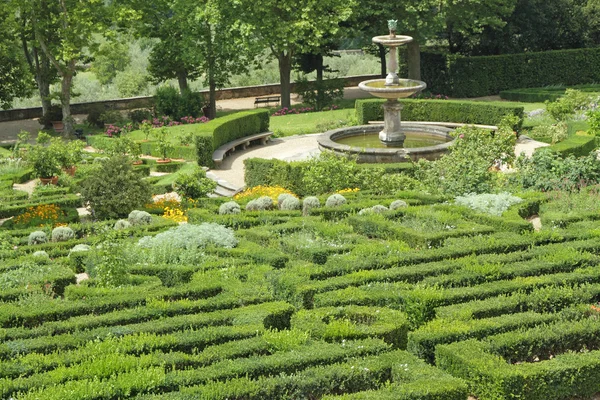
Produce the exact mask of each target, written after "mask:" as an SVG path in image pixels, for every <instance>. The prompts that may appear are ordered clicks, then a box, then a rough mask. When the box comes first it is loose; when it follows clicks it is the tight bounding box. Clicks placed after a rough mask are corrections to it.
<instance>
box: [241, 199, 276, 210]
mask: <svg viewBox="0 0 600 400" xmlns="http://www.w3.org/2000/svg"><path fill="white" fill-rule="evenodd" d="M272 209H273V199H272V198H270V197H269V196H262V197H259V198H258V199H254V200H250V201H249V202H248V204H246V211H267V210H272Z"/></svg>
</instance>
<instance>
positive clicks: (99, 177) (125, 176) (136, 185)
mask: <svg viewBox="0 0 600 400" xmlns="http://www.w3.org/2000/svg"><path fill="white" fill-rule="evenodd" d="M81 195H82V197H83V199H84V200H85V201H86V202H89V204H90V207H91V209H92V213H93V215H94V217H95V218H99V219H108V218H119V217H125V216H127V215H128V214H129V212H130V210H132V209H135V208H140V207H142V206H143V205H145V204H147V203H148V202H150V197H151V196H150V195H151V193H150V185H149V184H148V182H145V181H143V180H141V179H140V177H139V175H138V174H137V173H136V172H134V170H133V167H132V165H131V162H130V161H129V159H128V158H127V157H123V156H114V157H111V158H110V159H108V160H106V161H105V162H103V163H102V168H99V169H96V170H93V171H92V172H91V173H90V175H89V176H88V178H87V179H86V180H85V181H84V182H83V183H82V185H81Z"/></svg>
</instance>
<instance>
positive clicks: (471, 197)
mask: <svg viewBox="0 0 600 400" xmlns="http://www.w3.org/2000/svg"><path fill="white" fill-rule="evenodd" d="M522 201H523V199H521V198H520V197H516V196H512V195H511V194H510V193H506V192H503V193H498V194H490V193H484V194H474V193H472V194H467V195H465V196H458V197H457V198H456V199H455V202H456V204H459V205H461V206H466V207H469V208H471V209H473V210H475V211H479V212H482V213H486V214H491V215H496V216H498V217H499V216H501V215H502V214H503V213H504V211H506V210H508V208H509V207H510V206H512V205H515V204H519V203H521V202H522Z"/></svg>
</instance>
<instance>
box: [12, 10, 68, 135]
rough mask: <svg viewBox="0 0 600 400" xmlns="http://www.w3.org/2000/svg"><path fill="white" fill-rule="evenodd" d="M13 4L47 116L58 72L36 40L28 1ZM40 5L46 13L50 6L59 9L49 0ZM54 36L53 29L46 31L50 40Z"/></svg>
mask: <svg viewBox="0 0 600 400" xmlns="http://www.w3.org/2000/svg"><path fill="white" fill-rule="evenodd" d="M12 6H13V8H14V10H16V12H17V14H18V19H17V22H18V25H19V37H20V40H21V46H22V50H23V54H24V55H25V59H26V60H27V64H28V65H29V70H30V72H31V74H32V75H33V76H34V77H35V82H36V84H37V87H38V92H39V95H40V99H41V103H42V115H43V116H44V117H45V116H46V115H47V114H48V111H49V110H50V106H51V99H50V85H51V84H52V83H54V82H56V80H57V72H56V69H55V68H54V67H53V66H52V65H51V64H50V59H49V58H48V57H46V55H45V54H44V52H43V51H42V49H41V48H40V45H39V43H38V42H37V40H36V35H35V31H34V29H33V24H32V17H33V15H32V9H31V8H30V7H28V4H27V3H24V2H20V1H15V2H13V5H12ZM39 7H40V10H41V11H42V12H44V13H46V14H48V13H50V11H49V10H50V7H53V8H54V9H55V12H56V10H57V4H56V3H52V4H49V3H48V2H47V1H40V4H39ZM47 28H48V29H51V28H52V25H51V24H48V25H47ZM54 36H55V35H54V31H53V30H52V31H47V32H44V37H47V38H48V40H49V41H50V42H52V41H54V40H55V39H54ZM47 127H49V126H47Z"/></svg>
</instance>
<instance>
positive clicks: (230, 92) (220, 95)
mask: <svg viewBox="0 0 600 400" xmlns="http://www.w3.org/2000/svg"><path fill="white" fill-rule="evenodd" d="M379 77H380V76H379V75H362V76H348V77H345V78H344V81H345V83H344V86H346V87H352V86H358V83H359V82H361V81H365V80H368V79H377V78H379ZM294 88H295V85H294V84H293V83H292V92H294ZM279 91H280V90H279V84H278V83H275V84H271V85H260V86H246V87H236V88H227V89H221V90H218V91H217V100H228V99H239V98H244V97H258V96H268V95H273V94H279ZM201 92H202V93H204V94H205V95H206V97H207V98H208V90H202V91H201ZM152 103H153V97H152V96H143V97H131V98H128V99H118V100H103V101H91V102H87V103H73V104H71V113H73V114H87V113H88V112H89V110H90V109H92V108H94V107H97V106H99V105H100V106H104V107H105V108H106V109H107V110H108V109H116V110H131V109H135V108H147V107H152ZM41 116H42V108H41V107H31V108H14V109H11V110H0V122H4V121H17V120H22V119H33V118H39V117H41Z"/></svg>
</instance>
